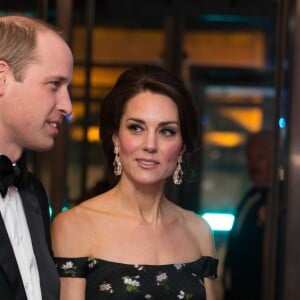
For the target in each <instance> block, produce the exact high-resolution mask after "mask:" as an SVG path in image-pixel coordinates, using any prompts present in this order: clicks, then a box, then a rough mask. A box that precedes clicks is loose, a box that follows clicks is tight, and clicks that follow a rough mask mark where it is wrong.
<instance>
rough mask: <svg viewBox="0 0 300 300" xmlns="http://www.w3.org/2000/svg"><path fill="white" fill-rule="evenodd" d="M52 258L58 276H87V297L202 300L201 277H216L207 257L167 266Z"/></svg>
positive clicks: (215, 262)
mask: <svg viewBox="0 0 300 300" xmlns="http://www.w3.org/2000/svg"><path fill="white" fill-rule="evenodd" d="M55 261H56V264H57V269H58V272H59V274H60V276H61V277H81V278H86V299H87V300H96V299H97V300H98V299H113V300H133V299H162V300H168V299H170V300H171V299H197V300H205V299H206V295H205V287H204V277H206V278H211V279H214V278H216V277H217V265H218V260H217V259H215V258H212V257H209V256H202V257H201V258H199V259H198V260H196V261H194V262H190V263H179V264H168V265H130V264H123V263H116V262H111V261H107V260H102V259H97V258H90V257H80V258H61V257H60V258H55Z"/></svg>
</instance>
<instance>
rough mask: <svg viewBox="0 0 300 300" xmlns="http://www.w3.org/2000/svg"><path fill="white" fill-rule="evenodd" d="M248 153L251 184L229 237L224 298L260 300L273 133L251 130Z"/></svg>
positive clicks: (238, 210) (239, 207)
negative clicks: (252, 131)
mask: <svg viewBox="0 0 300 300" xmlns="http://www.w3.org/2000/svg"><path fill="white" fill-rule="evenodd" d="M246 156H247V170H248V175H249V179H250V181H251V184H252V186H251V188H250V189H249V190H248V191H247V193H246V194H245V196H244V197H243V198H242V200H241V202H240V204H239V205H238V207H237V210H236V214H235V222H234V225H233V228H232V230H231V233H230V236H229V239H228V245H227V253H226V255H225V260H224V274H223V282H224V293H225V294H224V300H259V299H261V293H262V273H263V268H262V264H263V245H264V242H263V241H264V225H265V221H266V217H267V203H268V197H269V195H270V188H271V181H272V162H273V135H272V133H271V132H269V131H261V132H259V133H255V134H251V135H250V136H249V138H248V141H247V144H246Z"/></svg>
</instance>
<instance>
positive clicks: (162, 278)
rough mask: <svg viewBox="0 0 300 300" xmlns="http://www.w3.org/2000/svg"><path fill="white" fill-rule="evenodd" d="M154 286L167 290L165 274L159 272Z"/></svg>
mask: <svg viewBox="0 0 300 300" xmlns="http://www.w3.org/2000/svg"><path fill="white" fill-rule="evenodd" d="M156 284H157V285H158V286H162V287H164V288H165V289H166V290H169V284H168V276H167V273H165V272H159V274H158V275H157V276H156Z"/></svg>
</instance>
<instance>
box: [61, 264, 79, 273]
mask: <svg viewBox="0 0 300 300" xmlns="http://www.w3.org/2000/svg"><path fill="white" fill-rule="evenodd" d="M61 268H62V269H63V270H64V272H65V274H66V275H70V277H74V276H75V275H76V270H77V266H75V265H74V263H73V262H72V261H67V262H66V263H65V264H63V265H62V266H61Z"/></svg>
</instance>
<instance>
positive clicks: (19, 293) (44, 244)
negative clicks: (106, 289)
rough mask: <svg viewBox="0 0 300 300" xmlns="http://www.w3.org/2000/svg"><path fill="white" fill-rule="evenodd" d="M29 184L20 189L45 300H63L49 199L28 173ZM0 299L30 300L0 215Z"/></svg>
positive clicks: (37, 182)
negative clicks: (52, 235)
mask: <svg viewBox="0 0 300 300" xmlns="http://www.w3.org/2000/svg"><path fill="white" fill-rule="evenodd" d="M27 176H28V183H29V184H27V185H26V186H21V187H19V192H20V196H21V199H22V202H23V206H24V211H25V215H26V219H27V223H28V228H29V231H30V235H31V240H32V246H33V251H34V254H35V257H36V260H37V265H38V268H39V275H40V283H41V290H42V297H43V300H57V299H59V276H58V273H57V271H56V268H55V265H54V262H53V260H52V256H51V243H50V233H49V226H50V217H49V205H48V197H47V194H46V192H45V189H44V188H43V186H42V184H41V183H40V182H39V181H38V180H37V179H36V177H34V176H33V175H32V174H30V173H28V174H27ZM0 299H1V300H26V299H27V298H26V293H25V288H24V285H23V282H22V279H21V275H20V272H19V269H18V265H17V261H16V258H15V256H14V253H13V249H12V246H11V243H10V240H9V237H8V234H7V231H6V228H5V225H4V222H3V219H2V216H1V214H0Z"/></svg>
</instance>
